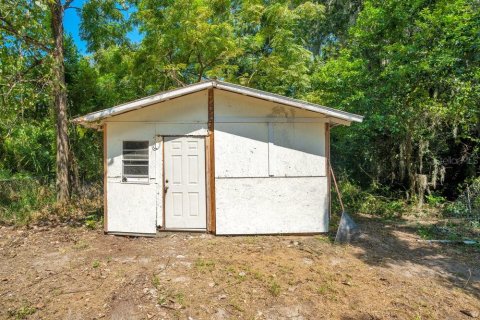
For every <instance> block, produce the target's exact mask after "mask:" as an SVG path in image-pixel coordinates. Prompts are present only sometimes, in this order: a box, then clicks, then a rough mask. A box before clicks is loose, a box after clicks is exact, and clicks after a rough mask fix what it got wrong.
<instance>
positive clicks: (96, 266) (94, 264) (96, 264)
mask: <svg viewBox="0 0 480 320" xmlns="http://www.w3.org/2000/svg"><path fill="white" fill-rule="evenodd" d="M92 267H93V269H97V268H98V267H100V261H98V260H93V263H92Z"/></svg>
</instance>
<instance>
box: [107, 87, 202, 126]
mask: <svg viewBox="0 0 480 320" xmlns="http://www.w3.org/2000/svg"><path fill="white" fill-rule="evenodd" d="M207 101H208V99H207V91H206V90H205V91H200V92H197V93H192V94H190V95H186V96H183V97H179V98H175V99H173V100H169V101H164V102H161V103H157V104H153V105H151V106H148V107H144V108H142V109H138V110H134V111H130V112H127V113H124V114H120V115H118V116H115V117H112V118H109V119H108V121H109V122H124V121H127V122H171V123H191V122H205V123H206V122H207V121H208V109H207Z"/></svg>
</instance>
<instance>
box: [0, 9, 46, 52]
mask: <svg viewBox="0 0 480 320" xmlns="http://www.w3.org/2000/svg"><path fill="white" fill-rule="evenodd" d="M0 21H2V22H3V24H1V25H0V29H3V30H5V31H7V32H9V33H10V34H12V35H13V36H16V37H18V38H20V39H23V40H24V41H25V42H27V43H28V44H30V45H33V46H35V47H37V48H39V49H42V50H45V51H50V48H49V47H48V46H47V45H45V44H44V43H41V42H40V41H38V40H36V39H34V38H32V37H30V36H28V35H22V34H20V33H19V32H18V31H17V30H18V28H16V27H15V26H14V25H13V24H12V23H11V22H10V21H8V20H7V19H6V18H5V17H3V16H1V15H0Z"/></svg>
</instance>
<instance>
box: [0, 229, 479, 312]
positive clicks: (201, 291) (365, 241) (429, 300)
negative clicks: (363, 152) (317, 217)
mask: <svg viewBox="0 0 480 320" xmlns="http://www.w3.org/2000/svg"><path fill="white" fill-rule="evenodd" d="M361 226H362V230H363V235H362V236H361V237H360V239H358V240H357V241H356V242H355V243H353V244H352V245H349V246H343V247H341V246H334V245H332V244H331V241H330V240H329V238H328V237H327V236H256V237H214V236H210V235H206V234H187V233H177V234H172V233H162V234H160V235H159V236H158V237H156V238H129V237H120V236H110V235H104V234H103V233H102V232H101V231H91V230H87V229H84V228H72V227H67V226H66V227H55V228H53V229H51V228H45V227H39V228H32V229H28V230H27V229H18V230H15V229H13V228H10V227H0V257H1V260H0V318H2V319H9V318H13V319H15V318H19V319H22V318H28V319H472V317H479V316H478V312H480V302H479V301H480V250H479V249H478V248H472V247H467V246H459V245H431V244H428V243H425V242H420V241H417V240H418V236H417V235H416V234H415V233H414V232H412V230H410V229H408V228H406V227H400V226H398V225H385V224H382V223H379V222H374V221H364V222H363V223H362V224H361Z"/></svg>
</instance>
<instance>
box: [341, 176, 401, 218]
mask: <svg viewBox="0 0 480 320" xmlns="http://www.w3.org/2000/svg"><path fill="white" fill-rule="evenodd" d="M339 189H340V192H341V194H342V200H343V203H344V206H345V210H346V211H347V212H351V213H362V214H369V215H372V216H377V217H380V218H383V219H395V218H399V217H401V216H402V214H403V213H404V212H405V210H406V208H407V204H406V203H405V201H402V200H397V199H398V198H399V196H398V195H395V194H393V193H391V192H390V191H389V190H388V189H386V188H383V189H382V188H379V187H378V186H377V187H371V188H370V189H363V188H361V187H359V186H358V185H357V184H355V183H353V182H352V181H350V180H348V179H347V178H342V179H341V181H340V183H339ZM332 210H333V213H334V214H340V213H341V207H340V203H339V202H338V198H337V195H336V191H335V189H334V188H332Z"/></svg>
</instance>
